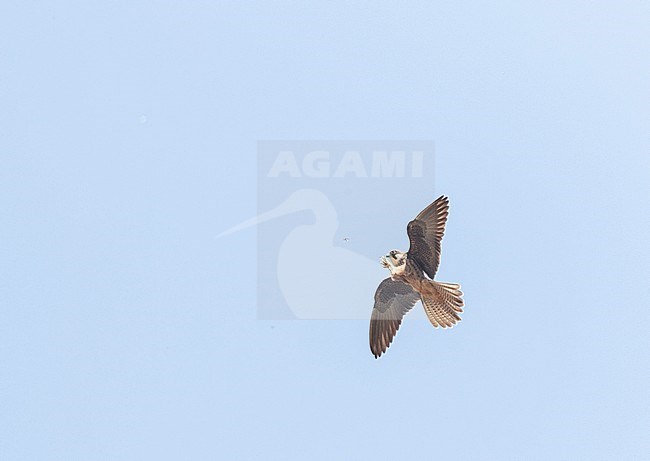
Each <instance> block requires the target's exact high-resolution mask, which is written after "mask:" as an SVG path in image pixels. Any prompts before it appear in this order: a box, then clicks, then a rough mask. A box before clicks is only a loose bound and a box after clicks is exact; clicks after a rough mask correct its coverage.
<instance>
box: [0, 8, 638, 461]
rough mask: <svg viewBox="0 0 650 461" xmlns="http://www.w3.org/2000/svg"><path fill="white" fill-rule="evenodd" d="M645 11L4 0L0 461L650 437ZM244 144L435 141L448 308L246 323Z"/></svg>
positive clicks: (626, 448) (405, 452)
mask: <svg viewBox="0 0 650 461" xmlns="http://www.w3.org/2000/svg"><path fill="white" fill-rule="evenodd" d="M350 3H354V4H353V5H352V4H350ZM649 20H650V10H649V7H648V4H647V2H643V1H636V2H635V1H621V2H604V1H589V2H587V1H571V2H560V1H544V2H541V1H540V2H521V1H501V2H496V4H495V2H487V3H486V2H462V3H461V2H452V1H449V2H408V3H406V2H405V3H404V4H401V5H397V4H395V3H394V2H381V1H372V2H369V1H361V2H322V3H320V4H319V5H312V4H308V3H307V2H298V1H295V2H288V1H283V2H263V3H262V2H234V1H216V0H215V1H183V2H180V1H156V2H153V1H142V2H81V1H76V2H75V1H67V2H65V1H61V2H46V1H29V2H3V3H2V4H1V5H0V43H2V45H1V47H0V107H1V108H2V109H1V110H0V155H1V159H2V168H0V363H1V367H2V373H1V375H0V458H1V459H2V460H3V461H4V460H7V461H14V460H41V459H42V460H71V459H83V460H115V459H120V460H131V459H132V460H142V459H156V460H176V459H196V460H204V459H271V460H273V459H277V460H287V459H300V460H304V459H314V460H320V459H322V460H331V459H373V460H382V459H445V460H467V459H480V460H500V461H503V460H522V459H526V460H612V459H617V460H646V459H650V441H649V439H648V436H647V434H648V432H649V430H650V416H649V415H650V390H649V388H650V386H649V382H650V371H649V370H650V367H649V359H648V357H649V356H650V341H649V339H648V331H649V329H650V316H649V314H648V308H649V307H650V282H649V281H648V280H649V278H650V241H649V238H648V228H649V226H650V211H649V210H650V180H649V179H650V155H649V153H650V141H649V126H650V124H649V122H650V111H649V108H648V104H649V101H650V91H649V86H648V77H649V75H650V65H649V60H648V56H650V49H649V48H650V32H649V30H650V29H649V28H648V22H649ZM260 139H270V140H273V139H305V140H309V139H342V140H346V139H365V140H373V139H407V140H408V139H416V140H417V139H425V140H428V139H431V140H434V141H435V143H436V181H435V193H436V194H437V195H440V194H443V193H444V194H446V195H448V196H449V197H450V199H451V207H452V208H451V216H450V221H449V226H448V232H447V236H446V237H445V241H444V245H443V260H442V264H441V273H440V276H441V278H443V279H449V280H452V281H458V282H461V283H462V284H463V288H464V291H465V300H466V304H467V306H466V313H465V315H464V321H463V322H462V323H461V325H460V326H459V327H458V328H454V330H452V331H436V330H434V329H433V328H431V326H430V325H428V324H426V323H425V322H417V321H414V322H410V323H409V322H408V318H407V321H406V322H405V324H404V326H403V327H402V330H401V331H400V333H399V335H398V337H397V340H396V342H395V343H394V345H393V347H391V349H390V350H389V352H388V354H387V355H386V356H385V357H382V358H381V359H380V360H374V359H373V358H372V356H371V354H370V352H369V350H368V346H367V334H368V333H367V323H366V322H362V321H260V320H256V295H255V293H256V289H255V273H256V271H255V263H256V257H257V256H256V255H257V253H256V246H255V241H256V240H255V231H254V230H252V229H251V230H249V231H245V232H241V233H238V234H234V235H232V236H230V237H229V239H228V240H227V241H225V240H218V239H215V235H216V234H218V233H219V232H220V231H222V230H224V229H225V228H228V227H230V226H231V225H233V224H235V223H237V222H240V221H242V220H243V219H245V218H248V217H250V216H253V215H254V214H255V213H256V198H255V197H256V180H257V177H256V175H257V171H256V162H255V159H256V142H257V140H260ZM386 192H387V194H389V193H390V194H393V195H392V200H399V201H400V202H401V201H408V200H414V201H417V202H418V203H419V202H421V203H422V205H426V203H428V202H429V201H430V199H432V198H435V197H422V198H420V197H418V198H417V200H416V199H415V198H412V197H411V196H410V195H409V194H408V191H406V190H405V191H400V190H390V191H388V190H387V191H386ZM399 194H403V196H400V195H399ZM437 195H436V196H437ZM416 208H419V205H418V206H417V207H416ZM404 212H406V211H404ZM405 224H406V222H405V221H404V220H403V219H401V218H400V220H399V221H398V222H390V223H387V229H386V230H385V231H384V230H382V229H372V230H371V231H370V232H368V234H367V236H366V238H367V239H370V240H371V241H373V242H375V243H377V244H382V245H383V242H384V241H385V239H386V234H385V233H384V232H386V233H388V232H390V235H391V236H392V235H394V234H393V233H394V232H395V230H394V228H395V226H396V225H398V226H403V225H405ZM389 229H390V230H389ZM394 246H397V245H396V244H393V243H391V244H389V245H388V248H385V250H388V249H390V248H392V247H394ZM379 256H380V254H377V255H376V257H377V258H379ZM370 306H371V300H370V299H369V308H370Z"/></svg>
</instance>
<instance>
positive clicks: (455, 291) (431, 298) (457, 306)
mask: <svg viewBox="0 0 650 461" xmlns="http://www.w3.org/2000/svg"><path fill="white" fill-rule="evenodd" d="M430 284H431V290H427V291H428V293H426V294H421V299H422V305H423V306H424V311H425V312H426V313H427V317H429V321H430V322H431V324H432V325H433V326H434V327H436V328H438V327H442V328H447V327H453V326H454V325H455V324H456V323H457V322H460V315H459V314H460V313H461V312H463V305H464V304H465V303H464V302H463V292H462V291H460V285H458V284H457V283H444V282H436V281H434V280H431V281H430Z"/></svg>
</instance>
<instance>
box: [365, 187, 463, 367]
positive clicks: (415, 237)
mask: <svg viewBox="0 0 650 461" xmlns="http://www.w3.org/2000/svg"><path fill="white" fill-rule="evenodd" d="M448 214H449V199H448V198H447V197H445V196H444V195H443V196H441V197H439V198H438V199H436V200H435V201H434V202H433V203H432V204H431V205H429V206H428V207H426V208H425V209H424V210H422V212H421V213H420V214H419V215H417V217H416V218H415V219H414V220H413V221H411V222H410V223H408V227H407V228H406V231H407V233H408V236H409V241H410V246H409V250H408V252H407V253H402V252H401V251H399V250H392V251H390V252H389V253H388V254H387V255H385V256H382V258H381V264H382V266H384V267H385V268H387V269H388V270H389V271H390V277H388V278H387V279H384V281H382V282H381V283H380V284H379V287H378V288H377V291H376V292H375V306H374V308H373V310H372V315H371V317H370V350H371V351H372V353H373V354H374V356H375V358H378V357H379V356H381V354H383V353H384V352H386V349H388V346H390V343H391V342H392V341H393V337H395V334H397V330H398V329H399V327H400V325H401V323H402V318H403V317H404V315H405V314H406V313H407V312H408V311H410V310H411V308H412V307H413V306H414V305H415V303H416V302H417V301H418V300H421V301H422V305H423V306H424V311H425V312H426V314H427V317H428V318H429V321H430V322H431V323H432V324H433V326H434V327H436V328H438V327H442V328H447V327H452V326H454V325H455V324H456V322H459V321H460V315H459V314H460V313H461V312H463V305H464V302H463V298H462V296H463V293H462V292H461V291H460V285H458V284H456V283H444V282H437V281H435V280H433V278H434V276H435V275H436V271H437V270H438V264H439V263H440V242H441V241H442V236H443V234H444V232H445V223H446V222H447V215H448Z"/></svg>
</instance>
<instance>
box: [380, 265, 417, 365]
mask: <svg viewBox="0 0 650 461" xmlns="http://www.w3.org/2000/svg"><path fill="white" fill-rule="evenodd" d="M418 299H420V295H419V294H418V292H416V291H415V290H414V289H413V288H411V287H410V286H409V285H407V284H406V283H403V282H398V281H395V280H393V279H391V278H390V277H389V278H387V279H384V281H383V282H381V283H380V284H379V286H378V287H377V291H376V292H375V307H374V308H373V309H372V316H371V317H370V350H371V351H372V353H373V354H374V356H375V358H378V357H379V356H380V355H381V354H383V353H384V352H386V349H388V346H390V343H391V342H392V341H393V337H394V336H395V334H396V333H397V330H398V329H399V326H400V324H401V323H402V318H403V317H404V314H406V313H407V312H408V311H410V310H411V308H412V307H413V306H414V305H415V303H416V302H417V301H418Z"/></svg>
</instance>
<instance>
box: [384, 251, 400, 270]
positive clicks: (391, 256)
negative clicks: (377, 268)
mask: <svg viewBox="0 0 650 461" xmlns="http://www.w3.org/2000/svg"><path fill="white" fill-rule="evenodd" d="M381 265H382V266H384V267H385V268H386V269H388V270H390V273H391V274H396V273H400V272H402V271H404V267H405V265H406V253H402V252H401V251H399V250H391V251H390V252H389V253H388V254H386V255H384V256H382V257H381Z"/></svg>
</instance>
